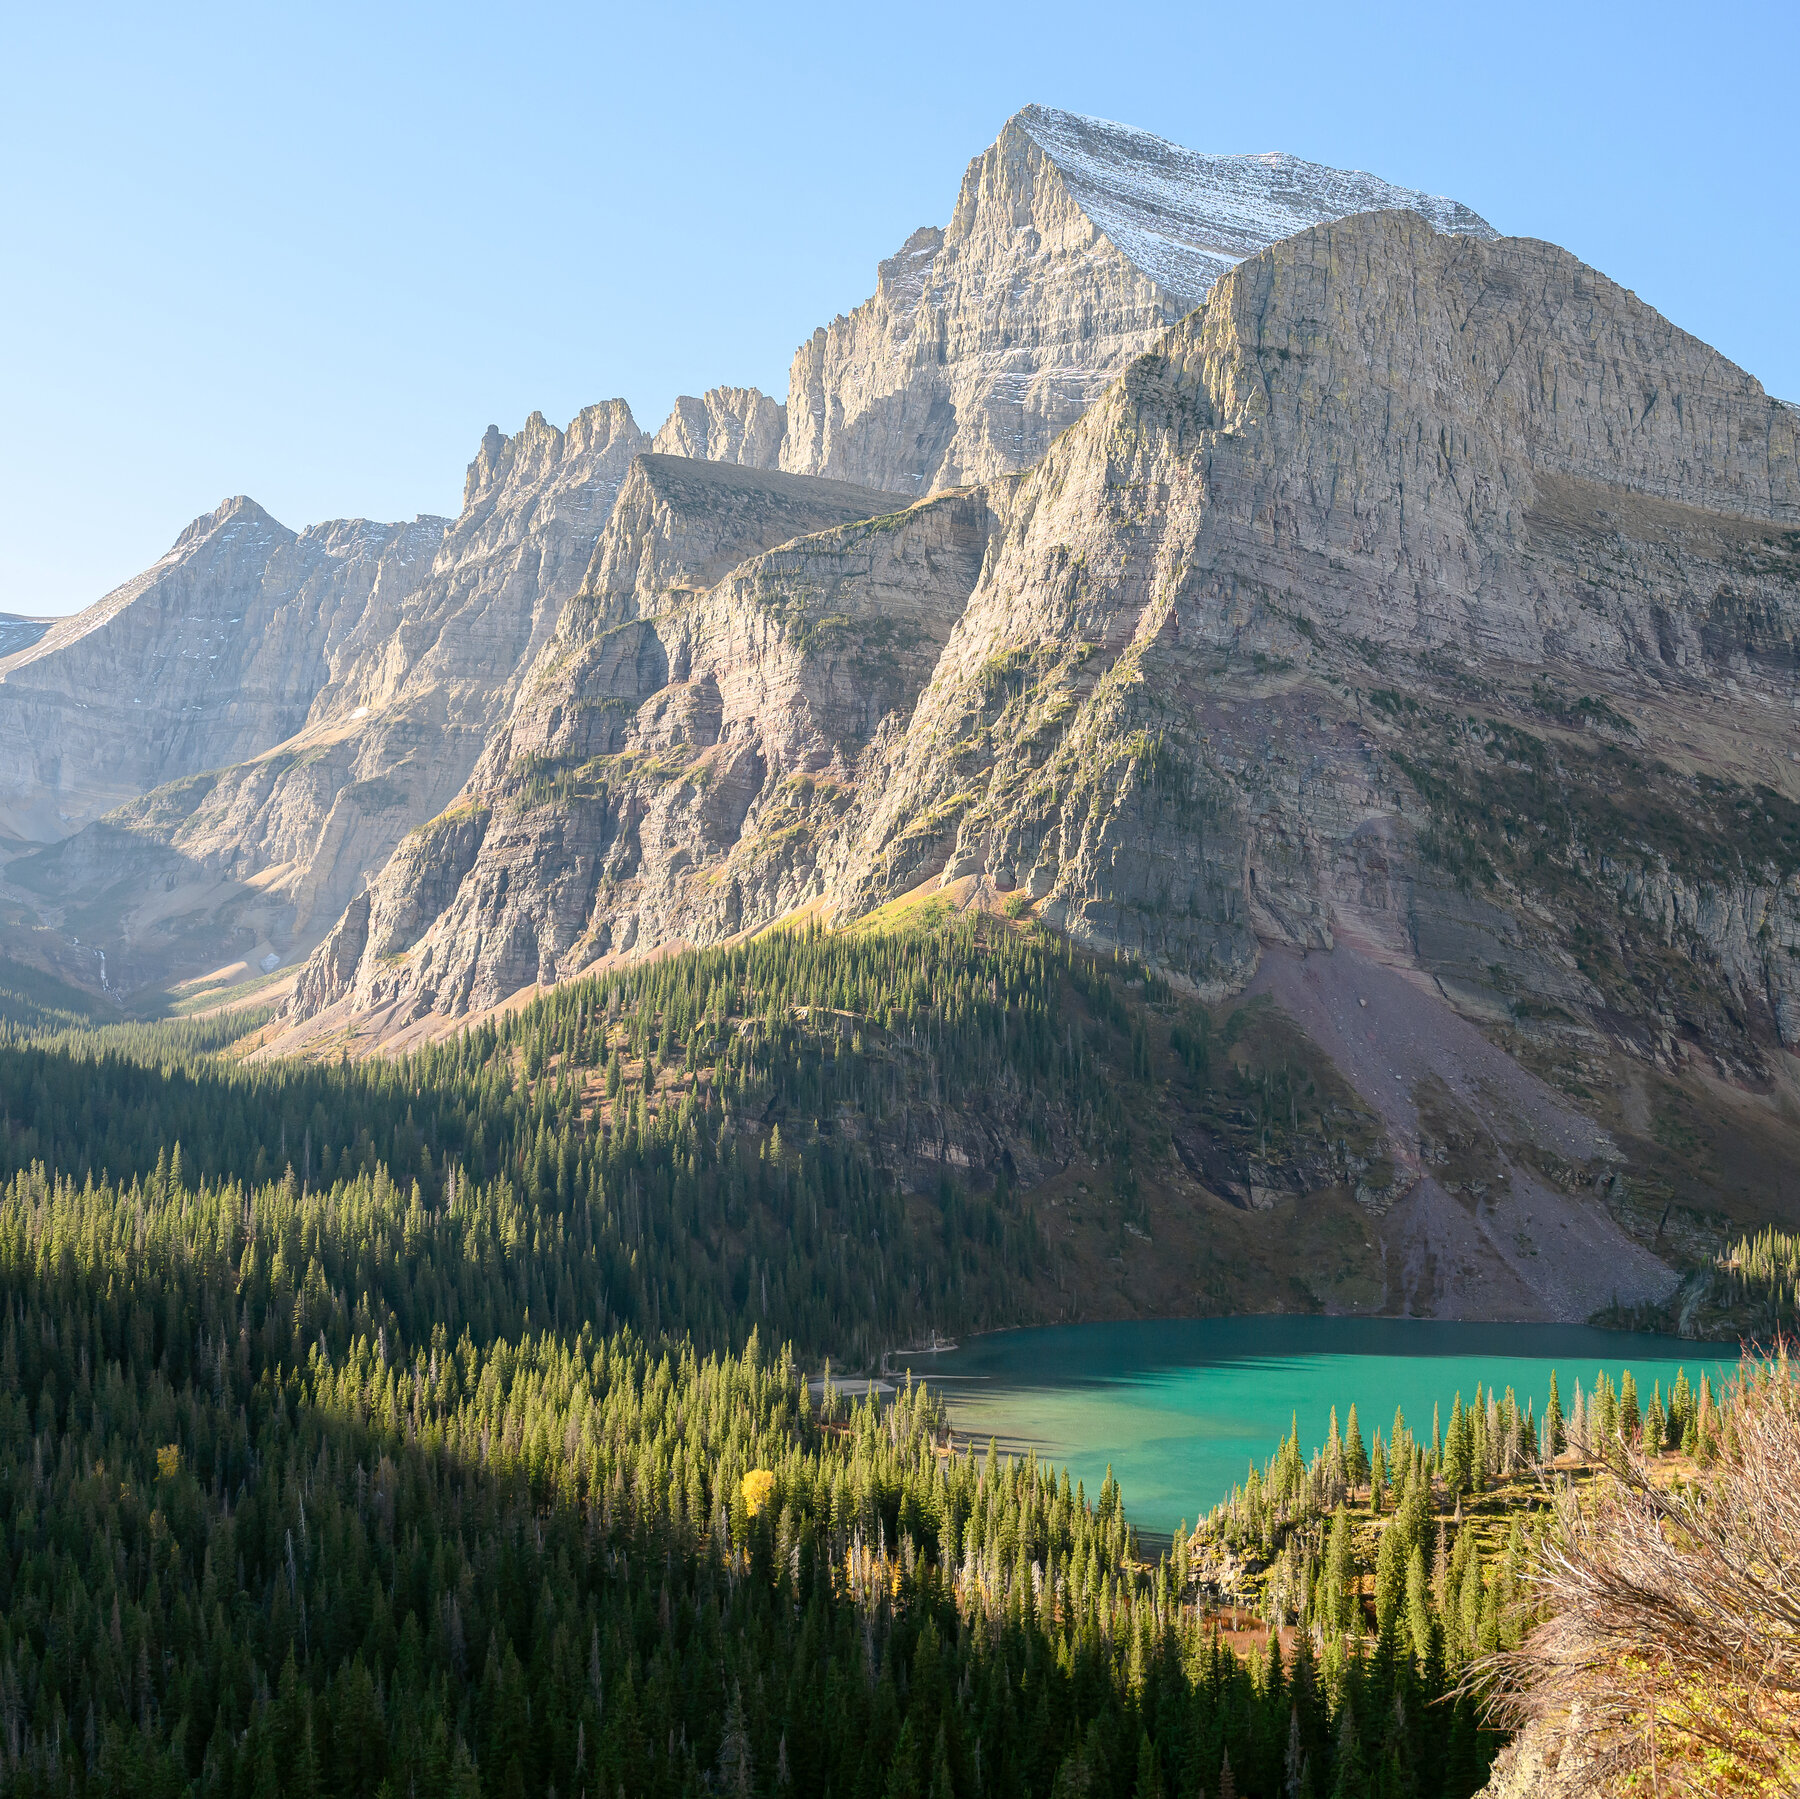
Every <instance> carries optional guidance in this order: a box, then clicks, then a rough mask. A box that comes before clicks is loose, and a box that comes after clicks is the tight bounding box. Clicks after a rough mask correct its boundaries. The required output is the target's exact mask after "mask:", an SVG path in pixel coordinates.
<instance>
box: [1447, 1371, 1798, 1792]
mask: <svg viewBox="0 0 1800 1799" xmlns="http://www.w3.org/2000/svg"><path fill="white" fill-rule="evenodd" d="M1717 1424H1718V1427H1719V1443H1718V1447H1717V1450H1716V1453H1715V1454H1714V1455H1713V1457H1712V1459H1711V1460H1710V1461H1709V1462H1708V1464H1707V1465H1706V1466H1704V1467H1701V1468H1699V1469H1698V1470H1696V1471H1695V1472H1694V1474H1693V1476H1692V1477H1691V1478H1688V1479H1682V1480H1673V1481H1672V1480H1671V1479H1670V1478H1669V1472H1668V1465H1667V1464H1666V1463H1664V1464H1662V1465H1661V1466H1658V1465H1657V1464H1656V1463H1654V1462H1652V1461H1650V1460H1647V1459H1646V1458H1645V1457H1644V1456H1642V1455H1641V1454H1640V1453H1639V1452H1638V1451H1637V1449H1636V1448H1635V1447H1633V1446H1628V1445H1622V1444H1619V1443H1617V1442H1614V1443H1613V1444H1611V1445H1608V1446H1606V1447H1607V1453H1606V1455H1605V1457H1604V1459H1605V1460H1607V1461H1608V1462H1609V1464H1610V1472H1608V1473H1606V1474H1603V1475H1602V1476H1601V1477H1600V1479H1599V1480H1597V1481H1595V1482H1594V1483H1593V1484H1591V1485H1590V1486H1589V1487H1588V1488H1587V1489H1586V1490H1585V1491H1580V1492H1578V1491H1577V1490H1576V1489H1575V1488H1574V1487H1573V1486H1565V1487H1564V1488H1562V1489H1561V1491H1560V1492H1559V1494H1558V1499H1557V1506H1558V1517H1557V1523H1556V1528H1555V1530H1554V1531H1553V1532H1552V1533H1551V1535H1550V1537H1549V1539H1548V1541H1547V1543H1546V1545H1545V1550H1544V1554H1543V1557H1542V1559H1541V1562H1540V1564H1539V1567H1538V1569H1537V1571H1536V1574H1535V1576H1534V1581H1535V1585H1536V1588H1537V1592H1536V1595H1535V1597H1536V1602H1537V1605H1538V1607H1540V1608H1541V1611H1542V1613H1545V1614H1548V1615H1547V1618H1546V1621H1545V1622H1544V1623H1542V1624H1540V1625H1538V1626H1537V1628H1536V1629H1535V1630H1533V1631H1532V1632H1531V1634H1530V1635H1529V1636H1528V1637H1527V1638H1526V1639H1525V1641H1524V1642H1523V1644H1521V1646H1520V1647H1519V1648H1518V1649H1517V1650H1514V1651H1512V1652H1509V1653H1506V1654H1502V1655H1499V1656H1496V1657H1494V1658H1492V1659H1491V1660H1490V1661H1488V1662H1487V1663H1486V1664H1485V1665H1484V1668H1483V1670H1482V1675H1483V1677H1484V1678H1485V1679H1486V1680H1487V1681H1489V1682H1491V1683H1492V1684H1491V1688H1490V1696H1491V1698H1492V1700H1493V1702H1494V1704H1495V1706H1496V1708H1497V1709H1498V1711H1499V1712H1500V1714H1501V1716H1502V1717H1504V1718H1505V1719H1506V1720H1507V1721H1509V1722H1511V1723H1513V1724H1516V1725H1525V1724H1529V1723H1535V1724H1536V1726H1537V1728H1538V1730H1539V1731H1540V1732H1541V1733H1543V1734H1544V1736H1545V1737H1546V1739H1547V1740H1549V1741H1551V1742H1558V1741H1560V1742H1561V1743H1562V1744H1565V1745H1566V1746H1567V1747H1568V1749H1569V1750H1570V1752H1571V1754H1572V1758H1573V1760H1574V1761H1575V1762H1577V1763H1579V1764H1580V1766H1581V1769H1582V1779H1583V1783H1584V1785H1583V1790H1585V1791H1591V1792H1597V1793H1598V1792H1608V1791H1612V1792H1634V1793H1649V1794H1654V1795H1675V1794H1684V1793H1692V1794H1696V1795H1699V1794H1704V1795H1706V1799H1720V1796H1723V1795H1727V1794H1733V1793H1740V1792H1741V1793H1769V1794H1792V1795H1796V1796H1797V1799H1800V1386H1797V1385H1796V1381H1795V1378H1794V1375H1793V1373H1792V1371H1790V1369H1789V1366H1788V1362H1787V1358H1786V1355H1785V1353H1779V1354H1777V1355H1776V1356H1775V1357H1774V1358H1773V1359H1769V1360H1754V1361H1752V1360H1747V1361H1746V1362H1745V1363H1744V1365H1743V1367H1742V1369H1741V1371H1740V1374H1739V1377H1738V1380H1737V1382H1736V1383H1735V1385H1734V1386H1733V1387H1732V1388H1731V1390H1730V1391H1729V1392H1728V1394H1727V1395H1726V1397H1725V1401H1724V1403H1723V1404H1722V1405H1721V1406H1720V1408H1719V1412H1718V1418H1717ZM1590 1448H1591V1446H1590Z"/></svg>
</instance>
